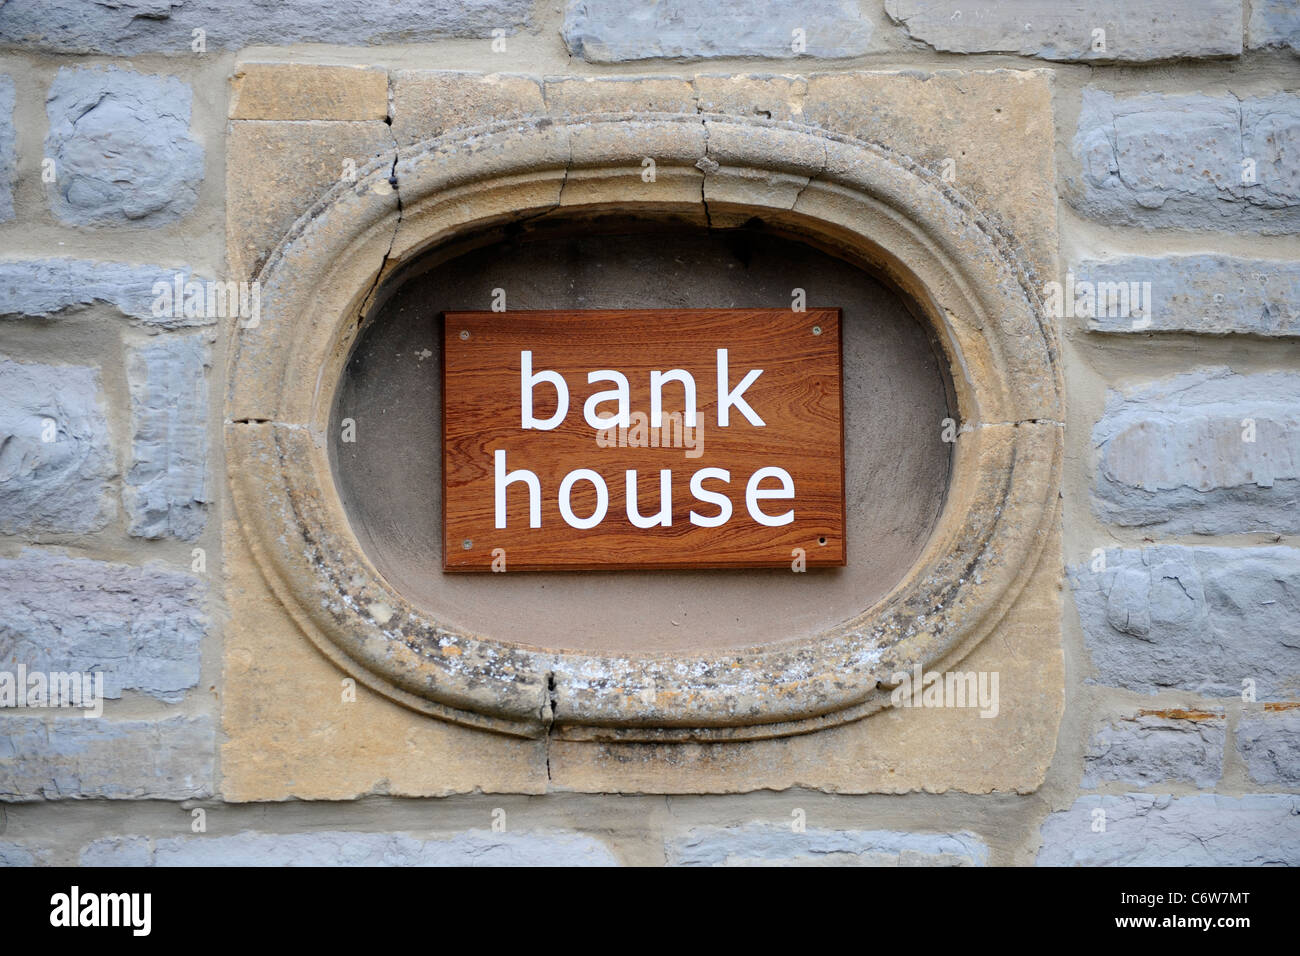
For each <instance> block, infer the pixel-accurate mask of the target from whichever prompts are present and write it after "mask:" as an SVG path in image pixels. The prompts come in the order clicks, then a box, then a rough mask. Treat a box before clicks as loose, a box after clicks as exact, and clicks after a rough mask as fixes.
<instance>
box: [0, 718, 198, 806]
mask: <svg viewBox="0 0 1300 956" xmlns="http://www.w3.org/2000/svg"><path fill="white" fill-rule="evenodd" d="M213 751H214V741H213V724H212V720H211V718H209V717H167V718H164V719H161V720H123V721H110V720H107V719H103V718H101V719H97V720H96V719H87V718H84V717H56V718H51V719H48V720H47V719H45V718H42V717H30V716H21V717H18V716H7V715H6V716H0V800H9V801H18V800H40V799H42V798H44V799H47V800H57V799H64V798H73V797H75V798H84V797H101V798H108V799H114V800H120V799H155V800H187V799H195V798H200V797H207V796H210V795H211V794H212V760H213Z"/></svg>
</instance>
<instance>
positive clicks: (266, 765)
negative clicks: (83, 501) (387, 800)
mask: <svg viewBox="0 0 1300 956" xmlns="http://www.w3.org/2000/svg"><path fill="white" fill-rule="evenodd" d="M223 532H224V533H223V534H222V541H223V543H224V544H225V546H226V549H227V550H226V555H225V562H224V567H225V568H226V570H227V573H228V574H229V576H230V586H229V590H228V592H227V593H229V594H231V595H234V596H235V597H237V603H235V605H234V606H233V607H232V609H231V621H230V624H229V625H228V626H227V627H226V629H225V632H224V641H223V650H224V652H225V669H224V672H223V673H224V692H223V695H222V704H223V707H222V728H223V730H224V731H225V733H226V737H227V743H225V744H224V745H223V746H222V748H221V774H222V780H221V791H222V794H223V796H224V797H225V799H227V800H232V801H241V802H242V801H249V800H283V799H285V798H287V797H298V798H301V799H304V800H347V799H353V798H355V797H358V796H362V795H365V794H368V793H385V794H392V795H400V796H421V797H428V796H446V795H448V794H452V793H471V792H482V793H542V792H545V790H546V789H547V782H546V749H545V748H546V744H545V742H544V741H536V740H521V739H518V738H514V737H507V736H505V735H502V734H485V733H483V732H482V731H479V730H475V729H472V728H468V727H462V726H459V725H457V724H452V723H448V722H446V721H442V720H437V719H433V718H430V717H428V716H427V715H424V714H417V713H415V712H414V711H412V710H408V709H407V708H405V707H403V706H401V705H400V704H395V703H393V702H392V701H390V700H388V699H387V698H385V697H381V696H380V695H378V694H376V693H374V692H372V691H370V690H368V689H367V688H366V687H365V686H363V685H360V684H359V683H356V682H355V681H354V680H353V679H352V678H348V677H346V675H345V674H344V673H343V671H341V670H339V668H338V667H336V666H335V665H334V664H333V663H332V662H330V661H328V660H326V659H325V657H324V656H323V655H322V654H321V653H320V652H319V651H317V650H316V648H315V647H314V646H312V645H311V643H309V642H308V641H306V640H304V639H303V636H302V631H301V629H299V627H298V625H297V624H296V623H295V622H294V620H293V618H291V617H290V616H289V613H288V611H286V610H285V608H284V606H283V605H282V604H281V603H280V601H279V600H278V599H277V598H276V597H275V596H274V595H272V594H270V593H269V592H267V590H266V588H265V584H264V582H263V579H262V576H261V572H260V571H259V570H258V568H257V565H256V564H255V563H254V562H253V559H252V557H251V556H250V555H249V553H248V551H247V550H246V548H245V547H244V546H243V545H242V544H241V542H240V538H239V536H238V533H237V526H236V525H235V524H234V523H233V522H231V521H227V523H226V525H225V527H224V529H223ZM286 687H292V688H293V692H292V693H289V694H286V693H282V692H278V691H274V689H275V688H280V689H281V690H282V689H283V688H286ZM350 698H354V699H350Z"/></svg>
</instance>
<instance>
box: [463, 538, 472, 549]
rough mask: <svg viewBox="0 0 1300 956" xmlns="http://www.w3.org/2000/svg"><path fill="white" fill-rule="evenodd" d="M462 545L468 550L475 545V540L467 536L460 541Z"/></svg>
mask: <svg viewBox="0 0 1300 956" xmlns="http://www.w3.org/2000/svg"><path fill="white" fill-rule="evenodd" d="M460 546H461V547H462V548H464V549H465V550H466V551H468V550H469V549H470V548H472V547H474V542H473V541H472V540H470V539H469V538H466V539H465V540H464V541H462V542H461V543H460Z"/></svg>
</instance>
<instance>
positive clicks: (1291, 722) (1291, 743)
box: [1236, 705, 1300, 787]
mask: <svg viewBox="0 0 1300 956" xmlns="http://www.w3.org/2000/svg"><path fill="white" fill-rule="evenodd" d="M1236 743H1237V751H1238V753H1240V754H1241V759H1242V760H1244V761H1245V762H1246V773H1247V774H1248V775H1249V776H1250V779H1251V780H1252V781H1254V782H1255V783H1265V784H1280V785H1282V786H1284V787H1297V786H1300V709H1296V708H1293V707H1288V708H1287V709H1285V710H1276V709H1273V708H1271V707H1269V706H1267V705H1266V706H1265V708H1264V712H1263V713H1246V714H1243V715H1242V717H1241V722H1240V723H1239V724H1237V734H1236Z"/></svg>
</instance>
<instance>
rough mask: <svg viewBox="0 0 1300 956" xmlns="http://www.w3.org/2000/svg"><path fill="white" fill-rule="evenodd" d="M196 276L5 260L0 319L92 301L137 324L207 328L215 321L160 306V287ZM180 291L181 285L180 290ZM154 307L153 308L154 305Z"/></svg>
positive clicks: (115, 265)
mask: <svg viewBox="0 0 1300 956" xmlns="http://www.w3.org/2000/svg"><path fill="white" fill-rule="evenodd" d="M177 275H180V277H181V279H180V281H181V283H182V284H183V283H186V282H189V281H191V280H192V279H194V278H195V277H194V276H193V275H192V274H191V273H190V272H189V270H186V269H173V268H167V267H166V266H132V265H126V264H125V263H121V262H95V261H92V260H87V259H7V260H4V261H0V317H3V318H16V317H19V316H37V317H42V318H45V317H49V316H54V315H58V314H60V313H63V312H70V311H75V310H77V309H81V308H85V307H86V306H90V305H93V304H95V303H97V302H106V303H108V304H109V305H112V306H113V307H114V308H116V309H117V310H118V311H119V312H121V313H122V314H123V315H126V316H129V317H131V318H133V319H137V320H139V321H140V323H142V324H145V325H149V326H154V327H158V328H164V329H177V328H186V327H191V326H200V325H210V324H212V323H213V322H215V321H216V319H215V318H213V317H210V316H208V315H207V314H206V313H205V314H203V315H189V316H187V315H184V314H183V310H180V309H169V308H163V307H162V304H163V303H162V302H161V300H162V298H163V297H162V296H161V295H160V294H159V293H160V292H161V286H159V287H158V288H157V289H155V285H156V284H158V283H162V284H164V285H165V286H166V287H167V290H168V292H170V291H172V290H174V289H175V283H176V276H177ZM182 287H183V285H182ZM156 304H157V305H158V306H159V307H158V308H155V305H156Z"/></svg>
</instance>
